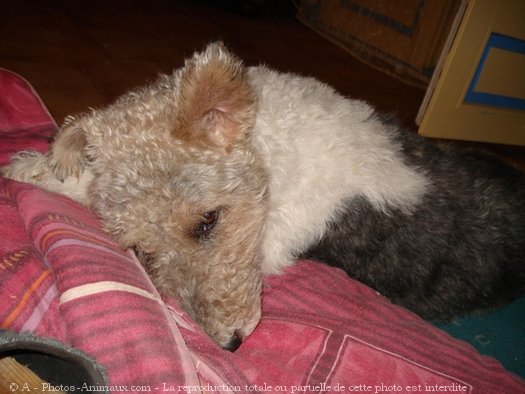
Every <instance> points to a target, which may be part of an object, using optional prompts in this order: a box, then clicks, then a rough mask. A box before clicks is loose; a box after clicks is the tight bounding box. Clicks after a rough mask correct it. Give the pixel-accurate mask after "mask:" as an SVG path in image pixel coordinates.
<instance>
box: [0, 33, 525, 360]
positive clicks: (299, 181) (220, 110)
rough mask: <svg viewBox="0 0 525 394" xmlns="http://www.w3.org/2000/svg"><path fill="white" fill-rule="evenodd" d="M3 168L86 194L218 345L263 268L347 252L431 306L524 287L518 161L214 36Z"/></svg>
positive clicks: (416, 302)
mask: <svg viewBox="0 0 525 394" xmlns="http://www.w3.org/2000/svg"><path fill="white" fill-rule="evenodd" d="M2 172H3V174H4V175H5V176H8V177H11V178H13V179H17V180H20V181H26V182H31V183H33V184H36V185H39V186H42V187H43V188H45V189H48V190H50V191H54V192H59V193H63V194H66V195H68V196H70V197H71V198H73V199H75V200H77V201H79V202H81V203H82V204H84V205H86V206H88V207H89V208H91V209H92V210H93V211H94V212H95V213H96V214H97V215H98V216H99V217H100V218H101V220H102V223H103V226H104V228H105V230H106V231H107V232H109V233H110V234H112V235H113V236H114V237H115V239H116V240H118V242H119V243H120V245H121V246H122V247H123V248H134V249H135V250H136V252H137V254H138V256H139V258H140V260H141V261H142V262H143V264H144V265H145V267H146V269H147V271H148V273H149V274H150V275H151V277H152V279H153V281H154V283H155V284H156V286H157V287H158V289H159V290H160V291H161V292H163V293H164V294H168V295H174V296H175V297H176V298H177V299H178V300H179V302H180V303H181V306H182V307H183V308H185V309H186V310H187V311H188V313H189V314H190V315H191V316H192V317H193V318H194V319H195V320H196V321H197V322H198V323H199V324H200V325H201V326H202V328H203V329H204V330H205V331H206V332H207V333H208V334H209V335H210V337H211V338H212V339H213V340H214V341H215V342H216V343H217V344H219V345H220V346H222V347H223V348H225V349H230V350H233V349H235V348H236V347H237V346H238V345H239V344H240V341H241V340H242V338H244V337H245V336H247V335H249V334H250V333H251V332H252V331H253V329H254V328H255V326H256V325H257V323H258V321H259V319H260V315H261V307H260V304H261V301H260V299H261V287H262V278H263V276H264V275H266V274H273V273H279V272H280V271H281V270H282V269H283V268H285V267H287V266H289V265H291V264H293V263H294V261H295V260H296V259H298V258H311V259H316V260H319V261H323V262H325V263H328V264H331V265H335V266H338V267H341V268H343V269H344V270H345V271H346V272H347V273H348V274H349V275H350V276H351V277H353V278H356V279H358V280H360V281H362V282H364V283H366V284H368V285H370V286H371V287H373V288H374V289H376V290H377V291H379V292H380V293H382V294H383V295H385V296H387V297H389V298H390V299H391V300H392V301H393V302H395V303H397V304H399V305H402V306H405V307H407V308H409V309H411V310H413V311H415V312H416V313H418V314H419V315H421V316H422V317H423V318H426V319H440V320H443V319H451V318H453V317H454V316H457V315H461V314H464V313H468V312H472V311H477V310H483V309H487V308H492V307H494V306H497V305H500V304H502V303H505V302H507V301H510V300H512V299H513V298H515V297H517V296H519V295H521V294H523V290H524V287H525V265H524V262H525V261H524V259H525V176H524V175H523V174H522V173H521V172H519V171H517V170H515V169H513V168H511V167H509V166H507V165H505V164H503V163H502V162H500V161H498V160H497V159H495V158H492V157H490V156H487V155H483V154H480V153H478V152H473V151H455V150H454V149H451V148H448V147H443V146H441V145H435V144H431V143H429V142H427V141H426V140H424V139H423V138H421V137H419V136H417V135H415V134H412V133H409V132H404V131H402V130H399V127H398V126H396V125H395V124H394V123H392V122H391V121H390V120H389V119H387V118H385V117H381V116H380V115H378V114H377V113H376V112H375V111H374V109H373V108H372V107H371V106H370V105H368V104H367V103H365V102H363V101H359V100H353V99H349V98H345V97H342V96H341V95H339V94H338V93H337V92H335V91H334V90H333V89H332V88H331V87H329V86H327V85H325V84H323V83H321V82H319V81H317V80H315V79H312V78H305V77H301V76H297V75H292V74H283V73H279V72H276V71H273V70H271V69H268V68H267V67H264V66H258V67H245V66H244V65H243V63H242V62H241V61H240V60H239V59H238V58H237V57H235V56H234V55H232V54H231V53H230V52H229V51H228V50H227V49H226V48H224V46H223V45H222V44H221V43H212V44H210V45H209V46H208V47H207V48H206V49H205V50H204V51H202V52H201V53H196V54H195V55H194V56H193V57H192V58H191V59H189V60H187V61H186V63H185V65H184V66H183V67H182V68H180V69H178V70H175V71H174V72H173V74H171V75H161V76H160V77H159V79H158V80H157V81H155V82H153V83H152V84H150V85H148V86H146V87H144V88H140V89H137V90H134V91H132V92H130V93H128V94H126V95H124V96H122V97H121V98H120V99H118V100H117V101H116V102H115V103H114V104H112V105H110V106H109V107H107V108H105V109H100V110H92V111H91V112H89V113H86V114H82V115H80V116H75V117H68V118H67V119H66V121H65V123H64V125H63V126H62V127H61V129H60V131H59V132H58V134H57V136H56V138H55V141H54V143H53V144H52V146H51V149H50V151H49V152H48V154H46V155H42V154H39V153H36V152H30V151H26V152H22V153H19V154H17V155H16V156H15V157H13V159H12V162H11V164H9V165H8V166H6V167H4V168H3V169H2Z"/></svg>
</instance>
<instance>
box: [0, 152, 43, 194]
mask: <svg viewBox="0 0 525 394" xmlns="http://www.w3.org/2000/svg"><path fill="white" fill-rule="evenodd" d="M0 174H1V175H2V176H4V177H6V178H10V179H14V180H16V181H20V182H28V183H32V184H35V185H37V184H39V183H40V182H41V181H42V180H43V179H44V178H46V177H48V176H49V174H50V169H49V164H48V161H47V158H46V156H45V155H43V154H42V153H40V152H36V151H32V150H28V151H23V152H19V153H17V154H16V155H14V156H13V157H12V158H11V162H10V163H9V164H8V165H6V166H4V167H2V168H0Z"/></svg>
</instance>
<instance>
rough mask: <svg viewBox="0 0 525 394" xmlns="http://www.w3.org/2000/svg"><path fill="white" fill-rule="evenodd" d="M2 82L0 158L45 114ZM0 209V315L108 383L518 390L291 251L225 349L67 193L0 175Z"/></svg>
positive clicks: (408, 317) (21, 87) (489, 364)
mask: <svg viewBox="0 0 525 394" xmlns="http://www.w3.org/2000/svg"><path fill="white" fill-rule="evenodd" d="M0 92H2V94H1V95H0V133H1V134H0V163H5V162H6V161H7V160H8V157H9V155H10V154H11V153H13V152H14V151H16V150H18V149H20V148H34V149H37V150H40V151H45V150H46V149H47V146H48V145H47V138H48V137H50V136H52V135H53V134H54V132H55V131H56V126H55V124H54V122H53V121H52V119H51V118H50V116H49V114H48V113H47V111H46V110H45V108H44V106H43V105H42V103H41V102H40V100H39V99H38V97H37V96H36V94H35V93H34V92H33V91H32V89H31V87H30V86H29V85H28V84H27V82H25V81H24V80H22V79H21V78H20V77H18V76H16V75H14V74H11V73H9V72H7V71H6V70H0ZM0 217H1V223H0V327H2V328H8V329H11V330H14V331H30V332H33V333H35V334H37V335H41V336H45V337H52V338H55V339H58V340H60V341H62V342H64V343H66V344H68V345H71V346H73V347H75V348H78V349H80V350H82V351H84V352H86V353H87V354H89V355H91V356H92V357H94V358H95V359H96V360H97V361H98V362H99V363H100V364H102V366H103V367H104V368H105V369H106V371H107V374H108V378H109V384H110V385H112V387H111V389H112V390H111V391H113V392H139V391H145V390H148V391H150V392H167V391H170V392H190V391H191V392H228V391H234V392H251V393H254V392H258V393H267V392H290V393H292V392H303V393H304V392H307V393H310V392H341V391H345V392H349V391H361V392H371V393H379V392H403V393H408V392H411V393H412V392H427V391H438V392H468V393H519V392H525V388H524V387H525V386H524V382H523V381H522V380H521V379H520V378H518V377H516V376H514V375H512V374H510V373H508V372H506V371H505V370H504V369H503V368H502V367H501V365H500V364H499V363H498V362H496V361H495V360H493V359H491V358H489V357H486V356H482V355H480V354H479V353H477V352H476V351H475V350H474V349H473V348H472V347H470V346H469V345H468V344H466V343H464V342H461V341H458V340H455V339H453V338H451V337H450V336H448V335H447V334H445V333H444V332H441V331H439V330H438V329H436V328H434V327H432V326H431V325H429V324H428V323H426V322H424V321H423V320H421V319H419V318H418V317H417V316H415V315H413V314H412V313H410V312H408V311H406V310H404V309H402V308H399V307H397V306H394V305H391V304H390V303H389V302H388V301H387V300H386V299H385V298H383V297H381V296H379V295H378V294H376V293H375V292H374V291H373V290H371V289H369V288H367V287H366V286H364V285H362V284H360V283H358V282H356V281H353V280H351V279H349V278H348V277H347V276H346V275H345V274H344V273H343V272H341V271H339V270H337V269H334V268H330V267H327V266H324V265H321V264H317V263H315V262H310V261H301V262H298V263H297V264H296V265H295V266H294V267H292V268H290V269H288V270H287V271H286V272H285V273H284V274H283V275H280V276H273V277H269V278H267V280H266V282H265V288H264V294H263V318H262V321H261V323H260V325H259V326H258V328H257V329H256V330H255V332H254V333H253V334H252V335H251V336H250V337H249V338H248V339H247V340H246V341H245V342H244V343H243V344H242V345H241V347H240V348H239V349H238V350H237V351H236V352H235V353H229V352H226V351H223V350H221V349H219V348H218V347H217V346H216V345H214V344H213V343H212V342H211V341H210V340H209V339H208V337H207V336H206V335H205V334H204V333H203V332H202V331H201V330H200V329H199V327H197V326H196V324H195V323H194V322H192V321H191V319H190V318H189V317H188V315H187V314H185V313H184V312H183V311H182V310H181V309H180V308H179V306H178V305H177V302H176V301H175V300H172V299H162V298H161V297H160V296H159V294H158V293H157V291H156V290H155V288H154V287H153V285H152V283H151V281H150V280H149V278H148V276H147V275H146V274H145V272H144V270H143V269H142V267H141V265H140V264H139V262H138V261H137V259H136V258H135V256H134V255H133V254H132V253H131V252H130V251H123V250H120V249H119V247H118V246H117V245H116V244H115V242H114V241H113V240H111V239H110V238H109V237H108V236H107V235H106V234H105V233H104V232H102V231H101V229H100V226H99V223H98V222H97V218H96V217H95V216H94V215H93V214H92V213H91V212H89V211H88V210H86V209H84V208H82V207H81V206H79V205H78V204H76V203H75V202H73V201H71V200H69V199H68V198H66V197H63V196H58V195H54V194H50V193H47V192H44V191H42V190H39V189H38V188H36V187H33V186H31V185H28V184H23V183H18V182H14V181H11V180H7V179H4V178H0Z"/></svg>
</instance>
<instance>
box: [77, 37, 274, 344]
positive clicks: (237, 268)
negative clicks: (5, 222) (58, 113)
mask: <svg viewBox="0 0 525 394" xmlns="http://www.w3.org/2000/svg"><path fill="white" fill-rule="evenodd" d="M255 111H256V98H255V94H254V92H253V91H252V89H251V87H250V85H249V82H248V80H247V76H246V73H245V69H244V68H243V65H242V63H241V61H240V60H238V59H237V58H236V57H234V56H233V55H232V54H230V53H229V52H228V51H227V50H226V49H225V48H224V47H223V46H222V44H220V43H215V44H211V45H210V46H208V47H207V48H206V50H205V51H204V52H202V53H198V54H196V55H195V56H194V57H193V58H191V59H189V60H188V61H186V63H185V65H184V66H183V67H182V68H181V69H179V70H177V71H175V73H174V74H173V75H171V76H164V77H161V79H160V80H159V81H157V82H156V83H154V84H153V85H150V86H149V87H146V88H143V89H140V90H137V91H135V92H132V93H130V94H129V95H127V96H124V97H123V98H121V99H120V100H119V101H117V102H116V103H115V104H114V105H113V106H111V107H109V108H107V109H106V110H104V111H101V112H100V113H95V114H92V115H90V116H92V117H94V120H93V124H92V125H91V126H89V128H90V131H89V132H88V137H87V140H88V141H87V148H86V152H87V156H88V157H89V160H90V161H91V165H92V168H93V171H94V172H95V181H94V183H93V189H92V190H93V192H92V194H93V203H92V206H93V208H94V210H95V211H96V212H97V213H98V214H99V215H100V216H101V217H102V218H103V220H104V224H105V226H106V229H107V230H108V231H109V232H111V233H113V234H115V235H116V237H117V239H119V240H120V242H121V244H122V245H123V246H125V247H134V248H135V249H136V250H138V252H139V255H140V257H141V259H142V261H143V262H144V264H145V266H146V268H147V270H148V272H149V273H150V275H151V276H152V278H153V280H154V282H155V283H156V285H157V287H158V288H159V290H160V291H161V292H163V293H167V294H172V295H175V296H176V297H177V298H178V300H179V301H180V303H181V304H182V306H183V307H184V308H185V309H186V310H187V311H188V312H189V313H190V314H191V315H192V316H193V318H194V319H195V320H196V321H197V322H198V323H199V324H200V325H201V326H202V327H203V328H204V330H205V331H206V332H207V333H208V334H209V335H210V336H211V337H212V338H213V339H214V340H215V341H216V342H217V343H218V344H219V345H220V346H222V347H224V348H234V347H236V345H238V342H239V340H240V339H241V338H243V337H245V336H247V335H249V334H250V333H251V331H252V330H253V329H254V328H255V326H256V325H257V323H258V321H259V319H260V310H261V307H260V293H261V256H260V253H261V243H260V240H261V237H262V231H263V227H264V217H265V213H266V184H267V180H266V173H265V171H264V169H263V166H262V164H261V161H260V158H259V157H258V155H257V153H256V152H254V151H253V149H252V148H251V143H250V132H251V130H252V128H253V125H254V122H255ZM91 129H93V130H94V131H91Z"/></svg>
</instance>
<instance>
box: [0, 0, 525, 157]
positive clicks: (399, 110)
mask: <svg viewBox="0 0 525 394" xmlns="http://www.w3.org/2000/svg"><path fill="white" fill-rule="evenodd" d="M231 3H232V2H231V1H229V2H228V1H226V0H224V1H218V0H216V1H213V0H208V1H205V0H200V1H190V0H148V1H144V0H83V1H70V0H24V1H6V2H3V4H2V7H1V11H0V67H4V68H8V69H10V70H13V71H15V72H17V73H19V74H21V75H22V76H23V77H25V78H26V79H27V80H29V82H30V83H31V84H32V85H33V86H34V87H35V88H36V90H37V91H38V93H39V94H40V96H41V97H42V99H43V101H44V103H45V104H46V105H47V107H48V108H49V110H50V112H51V114H52V115H53V117H54V118H55V120H56V121H57V122H58V123H61V122H62V120H63V118H64V117H65V116H66V115H67V114H70V113H76V112H80V111H84V110H86V109H87V108H89V107H100V106H103V105H106V104H108V103H110V102H111V101H112V100H114V99H115V98H116V97H117V96H119V95H120V94H122V93H124V92H125V91H127V90H129V89H130V88H132V87H135V86H138V85H141V84H144V83H145V82H147V81H149V80H151V79H153V78H155V76H156V75H157V74H158V73H159V72H170V71H171V70H172V69H173V68H176V67H179V66H180V65H181V64H182V62H183V60H184V58H186V57H188V56H190V55H191V54H192V53H193V52H194V51H195V50H198V49H200V48H203V47H204V45H205V44H206V43H207V42H209V41H212V40H217V39H220V40H223V41H224V42H225V43H226V44H227V45H228V46H229V47H230V48H232V50H233V51H234V52H235V53H237V54H238V55H239V56H240V57H242V58H243V59H244V60H245V61H246V63H247V64H249V65H253V64H259V63H265V64H267V65H269V66H271V67H275V68H277V69H280V70H283V71H291V72H296V73H300V74H305V75H310V76H314V77H316V78H318V79H321V80H323V81H325V82H327V83H329V84H331V85H332V86H334V87H335V88H337V89H338V90H339V91H340V92H341V93H343V94H345V95H348V96H352V97H354V98H359V99H363V100H366V101H368V102H370V103H372V104H374V105H375V106H376V107H378V108H379V109H380V110H381V111H388V112H394V113H396V114H397V115H398V117H399V118H400V120H401V122H402V123H403V124H404V125H405V126H407V127H409V128H411V129H413V130H415V124H414V118H415V116H416V113H417V110H418V108H419V105H420V102H421V100H422V98H423V95H424V91H423V90H421V89H418V88H415V87H412V86H409V85H406V84H403V83H401V82H400V81H398V80H396V79H393V78H391V77H389V76H386V75H385V74H383V73H381V72H379V71H377V70H375V69H372V68H370V67H369V66H367V65H365V64H363V63H361V62H359V61H358V60H356V59H354V58H353V57H352V56H350V55H349V54H348V53H346V52H344V51H343V50H342V49H340V48H339V47H337V46H335V45H333V44H331V43H330V42H328V41H327V40H326V39H324V38H323V37H321V36H319V35H318V34H316V33H314V32H313V31H311V30H309V29H308V28H307V27H305V26H304V25H302V24H301V23H300V22H298V21H297V20H296V19H295V18H294V16H293V13H289V12H288V13H283V12H279V13H277V12H266V13H263V14H262V15H259V16H257V17H250V16H246V15H242V14H240V13H236V12H235V11H233V10H231V9H229V8H228V7H226V6H225V4H231ZM0 94H1V92H0ZM497 149H498V150H501V148H497ZM507 153H508V154H509V155H511V156H512V157H513V158H514V159H516V160H517V161H520V160H522V159H523V158H525V153H524V150H522V149H516V148H510V149H504V154H505V155H507Z"/></svg>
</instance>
